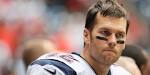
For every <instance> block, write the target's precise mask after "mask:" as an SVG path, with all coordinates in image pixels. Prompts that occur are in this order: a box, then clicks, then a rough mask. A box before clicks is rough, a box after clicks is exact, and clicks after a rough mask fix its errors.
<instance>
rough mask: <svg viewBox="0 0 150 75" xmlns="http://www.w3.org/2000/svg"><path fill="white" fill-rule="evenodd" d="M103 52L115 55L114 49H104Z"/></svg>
mask: <svg viewBox="0 0 150 75" xmlns="http://www.w3.org/2000/svg"><path fill="white" fill-rule="evenodd" d="M104 52H108V53H114V54H116V53H117V52H116V50H115V49H104Z"/></svg>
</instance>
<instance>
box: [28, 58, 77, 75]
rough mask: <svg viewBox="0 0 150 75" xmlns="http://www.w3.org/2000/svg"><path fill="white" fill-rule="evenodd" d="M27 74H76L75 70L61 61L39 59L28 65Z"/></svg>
mask: <svg viewBox="0 0 150 75" xmlns="http://www.w3.org/2000/svg"><path fill="white" fill-rule="evenodd" d="M27 75H76V72H75V71H74V70H73V69H72V68H71V67H69V66H68V65H66V64H65V63H63V62H61V61H58V60H53V59H41V60H36V61H34V62H33V63H32V64H31V65H29V67H28V70H27Z"/></svg>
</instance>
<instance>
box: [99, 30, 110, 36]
mask: <svg viewBox="0 0 150 75" xmlns="http://www.w3.org/2000/svg"><path fill="white" fill-rule="evenodd" d="M101 34H102V35H104V36H110V35H111V34H112V33H111V32H110V31H106V30H105V31H101Z"/></svg>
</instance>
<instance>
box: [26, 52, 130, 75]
mask: <svg viewBox="0 0 150 75" xmlns="http://www.w3.org/2000/svg"><path fill="white" fill-rule="evenodd" d="M27 75H96V73H95V72H94V70H93V69H92V67H91V66H90V65H89V64H88V63H87V62H86V61H85V60H84V59H83V58H82V57H80V56H79V55H78V54H68V53H49V54H45V55H43V56H41V57H40V58H38V59H37V60H35V61H34V62H33V63H32V64H31V65H29V67H28V71H27ZM108 75H131V74H130V73H129V72H127V71H126V70H125V69H123V68H121V67H120V66H118V65H112V66H111V67H110V71H109V74H108Z"/></svg>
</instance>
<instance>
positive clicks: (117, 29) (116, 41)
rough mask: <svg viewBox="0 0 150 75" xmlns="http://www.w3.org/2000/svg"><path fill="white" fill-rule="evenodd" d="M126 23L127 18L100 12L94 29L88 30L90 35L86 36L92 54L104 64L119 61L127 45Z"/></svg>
mask: <svg viewBox="0 0 150 75" xmlns="http://www.w3.org/2000/svg"><path fill="white" fill-rule="evenodd" d="M126 25H127V20H126V19H125V18H115V17H109V16H106V17H104V16H101V15H100V14H99V13H98V14H97V16H96V19H95V23H94V27H93V29H92V31H88V30H87V34H88V36H85V38H86V39H88V40H85V43H86V45H88V50H89V53H90V56H91V57H92V58H93V59H94V60H95V61H97V62H101V63H104V64H112V63H114V62H115V61H117V59H118V58H119V57H120V55H121V53H122V50H123V49H124V47H125V40H126ZM85 33H86V31H85Z"/></svg>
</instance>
